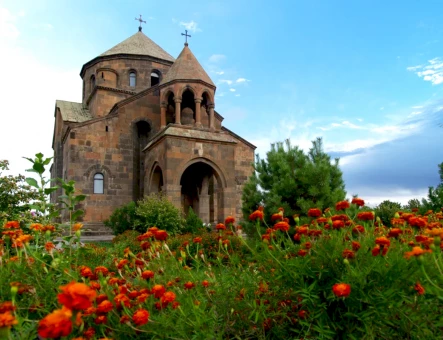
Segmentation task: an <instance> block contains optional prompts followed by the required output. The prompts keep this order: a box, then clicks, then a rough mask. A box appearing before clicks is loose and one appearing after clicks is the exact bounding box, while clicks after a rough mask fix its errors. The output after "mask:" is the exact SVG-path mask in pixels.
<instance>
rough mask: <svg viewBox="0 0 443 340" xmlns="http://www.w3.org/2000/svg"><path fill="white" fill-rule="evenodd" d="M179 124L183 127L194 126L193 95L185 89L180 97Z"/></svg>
mask: <svg viewBox="0 0 443 340" xmlns="http://www.w3.org/2000/svg"><path fill="white" fill-rule="evenodd" d="M181 123H182V124H183V125H194V123H195V101H194V93H192V91H190V90H189V89H187V90H186V91H185V92H183V95H182V104H181Z"/></svg>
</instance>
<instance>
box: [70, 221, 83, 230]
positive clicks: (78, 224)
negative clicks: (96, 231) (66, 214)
mask: <svg viewBox="0 0 443 340" xmlns="http://www.w3.org/2000/svg"><path fill="white" fill-rule="evenodd" d="M81 228H83V224H81V223H76V224H74V225H73V226H72V229H73V230H74V231H79V230H80V229H81Z"/></svg>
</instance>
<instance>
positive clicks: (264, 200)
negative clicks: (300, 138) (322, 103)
mask: <svg viewBox="0 0 443 340" xmlns="http://www.w3.org/2000/svg"><path fill="white" fill-rule="evenodd" d="M285 146H286V147H285ZM255 171H256V173H255V174H254V175H252V176H251V177H250V178H249V180H248V182H247V183H246V184H245V188H244V191H243V196H242V201H243V206H242V209H243V214H244V216H245V218H246V217H247V216H248V215H249V214H250V213H251V212H252V211H253V210H255V209H256V208H257V207H258V205H260V204H263V205H264V207H265V216H266V217H267V218H269V217H270V216H271V215H272V214H273V213H275V212H276V211H277V209H278V208H279V207H283V208H284V209H285V213H286V215H288V216H292V215H293V214H300V213H302V212H306V211H307V210H308V209H310V208H312V207H318V208H320V209H324V208H326V207H329V206H333V205H335V203H336V202H338V201H340V200H343V199H344V198H345V195H346V192H345V185H344V182H343V179H342V172H341V170H340V168H339V160H338V159H335V162H334V163H331V158H330V156H329V155H327V154H326V153H325V152H324V151H323V146H322V139H321V138H317V140H315V141H313V142H312V148H311V149H310V150H309V152H308V153H307V154H305V153H304V152H303V150H301V149H299V148H298V147H296V146H295V147H294V146H292V145H291V144H290V141H289V140H287V141H286V143H285V144H283V143H277V144H272V145H271V150H270V151H269V152H268V153H267V154H266V159H265V160H263V159H260V158H259V157H258V156H257V161H256V163H255Z"/></svg>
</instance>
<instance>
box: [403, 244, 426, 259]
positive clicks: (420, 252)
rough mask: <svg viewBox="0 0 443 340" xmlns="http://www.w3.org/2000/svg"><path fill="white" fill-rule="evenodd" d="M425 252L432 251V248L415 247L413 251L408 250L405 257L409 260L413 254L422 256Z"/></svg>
mask: <svg viewBox="0 0 443 340" xmlns="http://www.w3.org/2000/svg"><path fill="white" fill-rule="evenodd" d="M425 253H432V250H431V249H427V250H426V249H422V248H421V247H413V248H412V250H411V251H407V252H406V253H405V258H406V259H408V260H409V259H410V258H411V256H415V257H418V256H421V255H423V254H425Z"/></svg>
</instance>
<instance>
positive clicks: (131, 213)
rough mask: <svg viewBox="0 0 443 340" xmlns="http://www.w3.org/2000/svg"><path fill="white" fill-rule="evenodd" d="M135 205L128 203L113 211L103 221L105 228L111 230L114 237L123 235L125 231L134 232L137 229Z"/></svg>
mask: <svg viewBox="0 0 443 340" xmlns="http://www.w3.org/2000/svg"><path fill="white" fill-rule="evenodd" d="M136 208H137V204H136V203H135V202H130V203H128V204H126V205H124V206H122V207H120V208H117V209H115V210H114V212H113V213H112V215H111V216H110V217H109V219H107V220H106V221H104V224H105V226H107V227H109V228H111V229H112V231H113V232H114V235H118V234H121V233H123V232H124V231H125V230H134V229H138V228H137V225H136V224H137V221H136V219H137V215H136Z"/></svg>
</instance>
